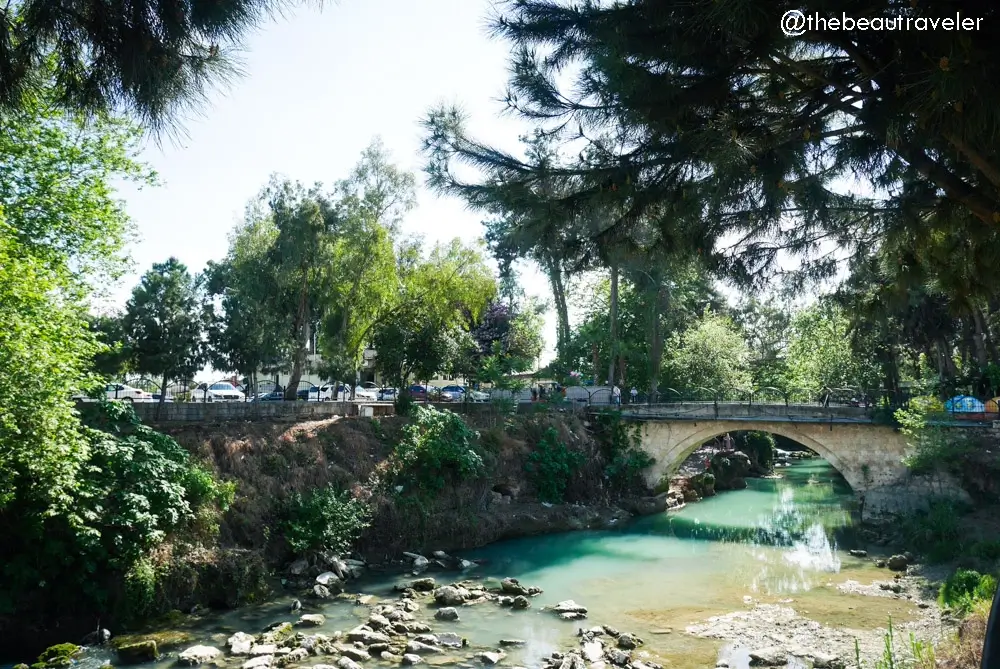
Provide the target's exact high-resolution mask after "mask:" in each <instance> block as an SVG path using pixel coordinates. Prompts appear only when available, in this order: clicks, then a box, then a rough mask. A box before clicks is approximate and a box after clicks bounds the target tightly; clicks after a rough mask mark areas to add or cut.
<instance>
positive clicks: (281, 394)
mask: <svg viewBox="0 0 1000 669" xmlns="http://www.w3.org/2000/svg"><path fill="white" fill-rule="evenodd" d="M284 399H285V391H284V390H272V391H271V392H269V393H261V394H259V395H257V397H255V398H254V401H255V402H282V401H284Z"/></svg>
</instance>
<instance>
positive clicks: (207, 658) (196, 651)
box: [177, 646, 222, 667]
mask: <svg viewBox="0 0 1000 669" xmlns="http://www.w3.org/2000/svg"><path fill="white" fill-rule="evenodd" d="M221 656H222V651H221V650H219V649H218V648H215V647H213V646H191V647H190V648H188V649H187V650H185V651H184V652H182V653H181V654H180V655H178V656H177V661H178V662H179V663H181V664H186V665H188V666H191V667H193V666H195V665H198V664H203V663H205V662H211V661H212V660H215V659H217V658H219V657H221Z"/></svg>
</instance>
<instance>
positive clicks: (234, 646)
mask: <svg viewBox="0 0 1000 669" xmlns="http://www.w3.org/2000/svg"><path fill="white" fill-rule="evenodd" d="M253 643H254V638H253V636H252V635H250V634H247V633H246V632H237V633H236V634H234V635H232V636H231V637H229V639H228V640H227V641H226V645H227V646H229V653H230V654H231V655H249V654H250V649H251V648H253Z"/></svg>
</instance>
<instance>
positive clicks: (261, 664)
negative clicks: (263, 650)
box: [243, 655, 274, 669]
mask: <svg viewBox="0 0 1000 669" xmlns="http://www.w3.org/2000/svg"><path fill="white" fill-rule="evenodd" d="M273 660H274V656H273V655H258V656H257V657H255V658H253V659H252V660H247V661H246V662H244V663H243V669H264V668H265V667H270V666H271V662H272V661H273Z"/></svg>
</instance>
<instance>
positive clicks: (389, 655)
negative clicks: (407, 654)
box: [378, 650, 403, 664]
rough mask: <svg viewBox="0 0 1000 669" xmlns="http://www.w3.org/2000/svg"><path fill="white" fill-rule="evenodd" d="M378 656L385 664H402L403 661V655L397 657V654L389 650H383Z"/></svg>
mask: <svg viewBox="0 0 1000 669" xmlns="http://www.w3.org/2000/svg"><path fill="white" fill-rule="evenodd" d="M378 656H379V657H380V658H381V659H382V661H383V662H392V663H393V664H400V663H401V662H402V661H403V658H402V656H401V655H396V654H395V653H393V652H390V651H388V650H383V651H382V652H381V653H379V655H378Z"/></svg>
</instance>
